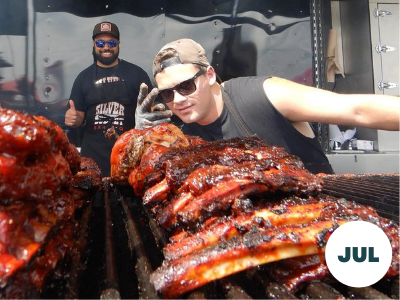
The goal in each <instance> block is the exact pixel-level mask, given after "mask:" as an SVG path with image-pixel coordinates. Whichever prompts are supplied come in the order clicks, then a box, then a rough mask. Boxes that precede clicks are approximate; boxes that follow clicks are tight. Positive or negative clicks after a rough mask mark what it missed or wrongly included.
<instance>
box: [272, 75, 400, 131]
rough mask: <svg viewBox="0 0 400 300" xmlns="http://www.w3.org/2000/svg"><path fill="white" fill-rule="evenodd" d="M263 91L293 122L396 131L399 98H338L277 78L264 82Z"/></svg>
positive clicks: (331, 94)
mask: <svg viewBox="0 0 400 300" xmlns="http://www.w3.org/2000/svg"><path fill="white" fill-rule="evenodd" d="M264 91H265V93H266V95H267V96H268V98H269V99H270V101H271V103H272V104H273V105H274V106H275V107H276V109H278V110H279V111H280V113H281V114H282V115H283V116H284V117H286V118H287V119H288V120H289V121H292V122H321V123H326V124H337V125H347V126H362V127H369V128H376V129H383V130H399V121H400V119H399V116H400V98H399V97H395V96H388V95H378V94H338V93H333V92H330V91H326V90H323V89H317V88H314V87H309V86H305V85H302V84H298V83H295V82H293V81H290V80H286V79H283V78H277V77H272V78H269V79H267V80H265V82H264Z"/></svg>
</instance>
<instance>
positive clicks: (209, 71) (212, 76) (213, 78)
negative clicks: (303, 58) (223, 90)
mask: <svg viewBox="0 0 400 300" xmlns="http://www.w3.org/2000/svg"><path fill="white" fill-rule="evenodd" d="M206 74H207V77H208V80H209V82H210V85H213V84H214V83H215V82H216V81H217V73H215V70H214V68H213V67H212V66H208V67H207V71H206Z"/></svg>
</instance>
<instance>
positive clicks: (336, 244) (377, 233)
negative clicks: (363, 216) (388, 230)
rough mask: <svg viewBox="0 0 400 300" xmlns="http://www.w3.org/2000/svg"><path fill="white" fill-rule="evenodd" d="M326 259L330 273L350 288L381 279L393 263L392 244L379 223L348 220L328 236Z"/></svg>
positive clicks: (366, 284)
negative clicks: (377, 224)
mask: <svg viewBox="0 0 400 300" xmlns="http://www.w3.org/2000/svg"><path fill="white" fill-rule="evenodd" d="M325 260H326V264H327V266H328V269H329V271H330V272H331V274H332V275H333V276H334V277H335V278H336V279H337V280H338V281H340V282H341V283H343V284H345V285H347V286H351V287H366V286H370V285H372V284H374V283H376V282H378V281H379V280H380V279H381V278H382V277H383V276H384V275H385V274H386V272H387V271H388V269H389V267H390V264H391V262H392V246H391V244H390V241H389V239H388V237H387V236H386V234H385V233H384V232H383V230H382V229H380V228H379V227H378V226H376V225H374V224H372V223H369V222H364V221H353V222H349V223H345V224H343V225H341V226H340V227H339V228H337V229H336V230H335V231H334V232H333V233H332V235H331V236H330V237H329V240H328V243H327V244H326V249H325Z"/></svg>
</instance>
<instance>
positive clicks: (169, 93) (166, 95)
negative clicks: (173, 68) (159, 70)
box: [159, 69, 206, 103]
mask: <svg viewBox="0 0 400 300" xmlns="http://www.w3.org/2000/svg"><path fill="white" fill-rule="evenodd" d="M205 72H206V70H204V69H201V70H200V71H198V72H197V73H196V74H195V75H194V76H193V77H192V78H190V79H188V80H185V81H182V82H181V83H178V84H177V85H175V86H174V87H172V88H169V89H165V90H161V91H159V92H160V95H161V97H162V99H163V101H164V102H165V103H168V102H171V101H172V100H174V96H175V95H174V91H177V92H178V93H179V94H181V95H182V96H187V95H190V94H193V93H194V92H195V91H196V89H197V87H196V84H195V83H194V81H195V80H196V78H197V77H199V76H201V75H203V74H204V73H205Z"/></svg>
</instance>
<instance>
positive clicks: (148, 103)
mask: <svg viewBox="0 0 400 300" xmlns="http://www.w3.org/2000/svg"><path fill="white" fill-rule="evenodd" d="M157 95H158V89H157V88H154V89H152V91H151V92H150V93H148V87H147V85H146V84H145V83H142V84H141V85H140V91H139V95H138V100H137V107H136V111H135V129H146V128H149V127H153V126H155V125H158V124H162V123H169V122H171V116H172V111H170V110H169V109H168V110H167V109H166V108H165V105H164V104H163V103H159V104H156V105H154V101H155V100H156V98H157Z"/></svg>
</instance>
